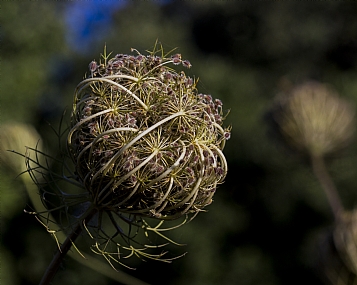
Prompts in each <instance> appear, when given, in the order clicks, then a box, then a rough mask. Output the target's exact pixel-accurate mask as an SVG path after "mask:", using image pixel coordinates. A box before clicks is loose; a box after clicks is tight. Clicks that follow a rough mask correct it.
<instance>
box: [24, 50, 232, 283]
mask: <svg viewBox="0 0 357 285" xmlns="http://www.w3.org/2000/svg"><path fill="white" fill-rule="evenodd" d="M132 52H133V53H134V54H133V55H127V54H117V55H116V56H114V57H112V58H110V54H109V55H107V54H106V51H105V50H104V54H102V56H101V59H100V60H99V62H96V61H92V62H91V63H90V64H89V73H88V76H87V77H86V78H85V79H84V80H83V81H82V82H80V83H79V84H78V86H77V88H76V89H75V94H74V101H73V110H72V114H71V124H70V127H69V131H68V135H67V140H66V144H67V145H66V149H67V151H66V153H65V157H64V158H62V159H55V162H57V163H58V164H59V167H58V169H62V173H61V174H57V173H54V171H53V170H52V169H51V168H50V167H49V166H48V165H49V164H48V163H41V162H40V160H39V159H38V157H37V155H36V156H35V158H30V157H27V160H28V161H30V162H31V164H28V165H29V168H28V172H29V173H30V174H32V176H33V178H34V181H35V182H36V183H37V185H38V186H39V187H40V189H41V191H42V193H44V194H43V197H49V199H48V200H46V201H45V204H46V206H47V207H48V211H49V212H51V213H52V214H54V213H57V214H56V215H55V217H57V218H58V219H59V220H60V222H59V224H60V226H61V230H63V231H64V232H66V234H67V235H68V238H67V240H66V241H65V242H64V243H63V245H62V246H61V247H60V249H59V252H58V254H57V256H56V257H55V258H57V259H56V260H55V259H54V261H53V263H52V265H51V266H50V268H49V270H48V271H47V272H48V273H46V275H45V276H44V279H43V281H42V283H41V284H47V283H48V282H49V281H50V280H51V279H52V278H53V274H54V272H55V271H56V266H58V264H59V263H60V261H61V259H62V257H63V255H65V253H66V251H67V250H68V249H69V248H70V247H71V245H74V242H75V240H76V239H77V237H78V236H80V235H81V233H86V234H87V236H89V237H90V239H91V241H92V247H91V250H92V251H93V252H94V253H96V254H98V255H101V256H103V257H104V258H105V259H106V260H107V261H108V262H109V263H110V264H111V265H112V267H113V268H115V265H114V264H115V263H118V264H121V265H125V264H124V263H123V259H125V258H129V257H131V256H133V255H135V256H137V257H139V258H142V259H147V258H150V259H155V260H161V261H164V262H171V260H172V259H174V258H176V257H171V258H170V257H166V255H165V254H166V253H167V252H163V251H162V250H161V249H160V252H159V253H158V254H157V253H155V251H154V250H155V248H161V247H163V246H166V245H167V244H169V243H173V244H176V245H178V243H176V242H174V241H173V240H171V239H170V238H168V237H167V235H166V233H167V232H168V231H170V230H172V229H175V228H178V227H179V226H182V225H183V224H185V223H187V222H188V221H190V220H192V219H193V218H194V217H195V216H196V215H197V214H198V213H199V212H201V211H204V208H205V207H206V206H207V205H209V204H211V203H212V201H213V200H212V198H213V195H214V194H215V192H216V189H217V187H218V185H219V184H221V183H223V181H224V178H225V176H226V174H227V170H228V167H227V162H226V159H225V157H224V155H223V152H222V150H223V148H224V145H225V142H226V140H228V139H229V138H230V127H228V128H224V127H223V126H222V125H223V121H224V118H225V115H224V112H223V105H222V102H221V101H220V100H219V99H213V98H212V96H211V95H207V94H200V93H198V91H197V88H196V84H197V81H198V80H196V79H193V78H191V77H189V76H186V74H185V73H184V72H183V71H180V72H177V71H175V69H174V68H173V67H174V66H178V65H182V66H183V67H184V68H190V67H191V63H190V62H189V61H188V60H184V59H182V58H181V55H180V54H174V55H170V53H165V52H164V50H163V48H162V46H159V45H157V44H155V47H154V49H153V51H151V52H148V54H147V55H143V54H141V53H140V52H138V51H137V50H135V49H132ZM170 65H171V66H172V67H170ZM33 151H35V152H36V153H37V151H36V149H33ZM49 159H50V157H49V156H47V160H49ZM34 164H35V167H33V165H34ZM34 173H36V174H38V173H40V174H41V175H42V176H43V177H45V178H46V179H45V182H43V181H39V180H38V179H37V176H38V175H34ZM63 181H64V182H70V183H71V184H72V185H74V186H77V188H78V189H79V191H78V192H77V193H74V192H73V191H71V193H66V192H65V191H64V190H63V188H62V187H61V186H60V185H59V183H60V182H63ZM34 214H36V215H38V216H43V215H45V214H44V213H35V212H34ZM48 220H49V219H48ZM172 220H178V221H176V222H174V225H171V226H169V227H164V224H165V225H166V224H167V223H168V222H169V221H171V222H172ZM42 223H43V224H44V225H45V226H46V227H47V228H48V226H47V224H46V222H42ZM50 223H53V220H52V218H51V222H50ZM48 230H49V229H48ZM51 233H52V234H53V235H54V236H56V232H53V231H51ZM153 234H154V235H157V236H158V237H160V238H162V240H163V242H162V243H161V244H157V243H156V242H155V243H154V242H152V240H151V236H152V235H153ZM76 249H77V247H76ZM164 255H165V257H163V256H164ZM125 266H126V265H125Z"/></svg>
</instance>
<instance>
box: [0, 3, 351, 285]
mask: <svg viewBox="0 0 357 285" xmlns="http://www.w3.org/2000/svg"><path fill="white" fill-rule="evenodd" d="M70 4H71V3H66V2H55V1H46V2H41V1H36V2H33V1H31V2H30V1H28V2H20V1H17V2H16V1H15V2H2V3H1V4H0V5H1V15H0V16H1V50H0V55H1V77H0V94H1V95H0V112H1V115H0V120H1V122H2V123H5V122H8V121H19V122H26V123H31V124H34V125H35V127H36V128H37V130H38V131H39V132H40V134H41V135H42V137H43V140H44V141H45V142H47V143H48V142H52V141H53V140H54V138H53V133H52V131H51V129H50V128H49V127H48V124H47V121H48V122H51V123H52V124H53V125H56V124H57V123H58V121H59V118H60V117H61V115H62V112H63V110H64V109H66V108H67V110H68V111H69V110H70V108H71V104H72V95H73V90H74V88H75V86H76V84H77V83H79V82H80V81H81V79H82V78H83V74H84V73H85V72H87V66H88V64H89V62H90V61H91V60H93V59H98V57H99V54H100V53H101V52H102V50H103V46H104V42H102V41H98V42H97V43H96V44H93V45H92V46H90V47H89V48H88V50H89V51H90V52H89V53H86V54H81V53H79V52H73V51H72V50H71V49H70V48H69V47H68V46H67V45H66V41H65V25H64V18H63V11H64V8H65V7H66V5H70ZM356 15H357V3H356V2H353V1H316V2H313V1H281V2H280V1H171V2H170V3H168V4H165V5H158V4H157V3H155V2H154V1H131V2H129V4H128V5H126V6H125V8H123V9H121V10H119V11H117V12H116V13H115V14H114V23H113V25H110V26H108V27H107V30H106V36H105V42H106V44H107V49H108V50H109V51H111V50H112V51H113V52H114V54H116V53H129V52H130V48H132V47H135V48H136V49H138V50H139V51H142V52H144V51H145V50H146V49H151V48H152V47H153V44H154V42H155V40H156V39H159V41H161V42H162V44H163V46H164V47H165V48H166V49H167V50H170V49H172V48H174V47H178V48H179V52H180V53H182V56H183V58H184V59H189V60H190V62H191V63H192V65H193V66H192V68H191V70H190V71H189V73H190V74H191V75H194V76H196V77H199V78H200V82H199V85H198V88H199V91H200V92H202V93H207V94H212V96H213V97H214V98H220V99H221V100H222V101H223V103H224V108H225V109H227V110H228V109H230V115H229V117H228V118H227V120H226V124H227V125H228V124H231V125H232V127H233V129H232V137H231V139H230V140H229V141H228V143H227V147H226V149H225V154H226V157H227V160H228V163H229V172H228V176H227V179H226V183H225V184H224V185H222V186H221V187H220V188H219V189H218V191H217V193H216V195H215V202H214V203H213V204H212V205H210V206H209V207H208V212H207V213H202V214H200V215H199V216H198V217H197V218H196V219H195V220H194V221H193V222H191V223H190V224H188V225H186V226H184V227H182V228H180V229H178V230H176V231H175V233H174V234H173V237H174V238H175V239H176V240H178V241H179V242H182V243H186V244H187V246H185V247H184V248H173V249H172V250H174V251H175V250H177V253H178V254H180V253H182V252H183V251H187V252H188V254H187V255H186V256H185V257H183V258H181V259H179V260H176V261H174V262H173V263H172V264H163V263H159V262H152V261H149V262H142V263H138V266H137V270H136V271H128V272H129V273H130V274H132V275H133V276H136V277H138V278H140V279H141V280H143V281H145V282H148V283H150V284H158V285H161V284H162V285H178V284H190V285H210V284H211V285H218V284H219V285H230V284H239V285H253V284H254V285H279V284H283V285H285V284H289V285H294V284H306V283H309V284H316V285H318V284H322V281H321V280H320V279H319V277H318V270H317V269H316V264H317V257H318V253H317V251H316V248H317V241H318V239H319V237H320V236H321V235H323V234H324V232H325V231H326V230H328V229H329V227H330V226H331V225H332V222H333V217H332V214H331V211H330V209H329V206H328V204H327V200H326V197H325V196H324V194H323V191H322V190H321V189H320V186H319V185H318V183H317V182H316V180H315V179H314V177H313V176H312V174H311V171H310V168H309V166H308V165H307V164H304V163H303V160H301V159H300V158H299V157H297V156H295V155H294V154H293V153H291V152H289V151H286V149H285V148H283V147H282V146H281V145H280V144H279V143H278V142H277V141H275V140H272V139H270V138H269V136H268V135H267V133H268V124H267V122H266V120H265V119H264V114H265V113H266V111H267V110H268V109H269V107H270V106H271V104H272V101H273V98H274V97H275V96H276V94H277V93H279V92H280V91H281V90H283V89H284V86H285V85H286V84H287V83H288V82H291V83H292V84H298V83H300V82H303V81H305V80H310V79H314V80H318V81H321V82H324V83H329V84H331V85H332V86H333V87H334V88H335V89H336V90H338V92H339V93H340V94H341V96H342V97H344V98H348V99H349V100H350V101H351V102H354V103H356V101H357V69H356V67H357V17H356ZM67 116H68V115H67ZM48 144H49V146H52V145H54V144H51V143H48ZM49 148H50V149H51V147H49ZM356 149H357V148H356V146H355V142H354V144H352V146H351V148H350V149H349V150H348V151H346V152H345V153H344V154H343V155H341V156H340V157H336V158H335V159H334V160H331V161H330V163H329V171H330V173H331V175H332V177H333V178H334V180H335V182H336V185H337V187H338V189H339V193H340V195H341V197H342V200H343V203H344V205H345V206H346V209H352V208H353V207H354V205H355V203H356V202H357V191H356V186H357V183H356V173H357V171H356V166H357V157H356ZM52 151H55V149H52ZM16 175H17V173H13V172H10V171H8V170H6V166H5V167H3V170H2V172H1V181H0V191H1V192H0V194H1V197H0V200H1V245H0V258H1V266H0V273H1V276H0V277H1V280H2V281H1V284H4V285H17V284H23V285H25V284H38V281H39V280H40V278H41V276H42V274H43V272H44V270H45V268H46V266H47V264H48V263H49V262H50V260H51V258H52V256H53V253H54V251H55V250H56V244H55V242H54V241H53V239H52V238H51V237H50V235H49V234H47V233H46V231H45V229H44V228H43V227H42V226H41V225H40V224H39V223H38V222H37V221H36V220H35V218H34V217H33V216H29V215H26V214H24V213H23V209H24V208H26V207H27V206H26V204H27V203H29V201H28V198H27V195H26V192H25V190H24V186H23V185H22V184H21V180H19V179H16ZM123 270H124V269H123ZM126 271H127V270H126ZM53 284H55V285H56V284H68V285H72V284H86V285H92V284H93V285H94V284H101V285H109V284H116V283H114V282H113V281H111V280H110V279H107V278H106V277H104V276H102V275H100V274H97V273H96V272H94V271H92V270H89V269H87V268H86V267H83V266H81V265H79V264H77V263H75V262H74V261H73V260H71V259H69V258H67V259H66V261H65V263H64V264H63V267H62V269H61V271H60V272H59V273H58V275H57V277H56V279H55V281H54V282H53Z"/></svg>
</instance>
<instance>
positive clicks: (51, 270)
mask: <svg viewBox="0 0 357 285" xmlns="http://www.w3.org/2000/svg"><path fill="white" fill-rule="evenodd" d="M95 213H96V210H95V209H91V210H90V211H88V212H86V213H85V214H84V215H83V218H82V219H80V222H78V224H77V225H76V226H75V227H74V228H73V230H72V232H71V233H70V234H69V235H68V237H67V239H66V240H65V241H64V243H63V244H62V245H61V247H60V248H58V249H57V252H56V254H55V256H54V257H53V259H52V261H51V263H50V264H49V266H48V267H47V269H46V272H45V274H44V275H43V277H42V280H41V282H40V284H39V285H48V284H50V283H51V281H52V280H53V278H54V277H55V275H56V273H57V270H58V268H59V266H60V265H61V263H62V261H63V259H64V257H65V256H66V254H67V253H68V251H69V250H70V248H71V246H72V244H73V243H74V242H75V240H76V239H77V238H78V236H79V235H80V234H81V232H82V225H81V222H88V221H89V220H90V219H91V218H92V217H93V216H94V215H95Z"/></svg>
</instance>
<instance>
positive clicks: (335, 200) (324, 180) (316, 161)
mask: <svg viewBox="0 0 357 285" xmlns="http://www.w3.org/2000/svg"><path fill="white" fill-rule="evenodd" d="M311 164H312V169H313V172H314V174H315V176H316V177H317V179H318V181H319V182H320V184H321V186H322V188H323V189H324V191H325V194H326V196H327V199H328V202H329V204H330V207H331V209H332V212H333V214H334V216H335V220H338V219H339V217H340V215H341V214H342V212H343V205H342V203H341V200H340V197H339V195H338V192H337V189H336V186H335V184H334V183H333V181H332V179H331V177H330V175H329V173H328V171H327V169H326V165H325V162H324V159H323V157H320V156H312V157H311Z"/></svg>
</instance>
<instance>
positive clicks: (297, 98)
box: [273, 82, 355, 156]
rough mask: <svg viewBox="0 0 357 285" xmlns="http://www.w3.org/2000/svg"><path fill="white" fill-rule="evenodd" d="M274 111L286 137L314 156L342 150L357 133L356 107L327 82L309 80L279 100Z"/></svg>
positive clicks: (291, 144)
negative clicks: (355, 122)
mask: <svg viewBox="0 0 357 285" xmlns="http://www.w3.org/2000/svg"><path fill="white" fill-rule="evenodd" d="M278 105H279V108H278V109H277V111H276V112H275V113H274V114H273V116H274V119H275V120H276V122H277V124H278V128H279V131H280V133H281V134H282V136H283V137H284V139H285V141H286V142H287V143H288V144H289V145H290V146H291V147H293V148H294V149H296V150H298V151H301V152H304V153H308V154H310V155H314V156H324V155H327V154H331V153H334V152H336V151H338V150H341V149H342V148H344V147H345V146H347V145H348V143H349V142H350V140H351V138H352V136H353V134H354V129H355V125H354V110H353V108H351V104H349V103H348V102H347V101H345V100H343V99H341V98H339V97H338V95H337V94H336V92H334V91H333V90H331V89H330V88H329V87H328V86H326V85H324V84H320V83H317V82H308V83H305V84H302V85H300V86H297V87H296V88H294V89H293V90H292V91H291V93H290V94H289V96H288V97H285V98H283V99H281V100H280V101H279V102H278Z"/></svg>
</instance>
